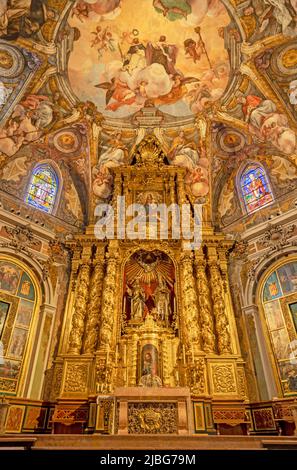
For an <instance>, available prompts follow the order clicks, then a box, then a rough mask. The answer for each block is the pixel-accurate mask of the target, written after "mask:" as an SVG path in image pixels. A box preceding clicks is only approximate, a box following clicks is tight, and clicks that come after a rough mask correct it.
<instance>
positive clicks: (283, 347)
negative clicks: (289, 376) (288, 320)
mask: <svg viewBox="0 0 297 470" xmlns="http://www.w3.org/2000/svg"><path fill="white" fill-rule="evenodd" d="M271 338H272V344H273V348H274V352H275V355H276V357H277V359H287V358H288V357H289V355H290V352H291V351H290V348H289V343H290V339H289V336H288V333H287V330H286V328H282V329H280V330H276V331H272V332H271Z"/></svg>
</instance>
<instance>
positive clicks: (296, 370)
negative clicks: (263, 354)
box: [278, 362, 297, 392]
mask: <svg viewBox="0 0 297 470" xmlns="http://www.w3.org/2000/svg"><path fill="white" fill-rule="evenodd" d="M278 365H279V369H280V374H281V379H282V380H285V381H287V384H288V388H289V391H290V392H297V366H296V364H292V363H291V362H279V363H278Z"/></svg>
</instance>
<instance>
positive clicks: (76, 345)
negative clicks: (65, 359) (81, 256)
mask: <svg viewBox="0 0 297 470" xmlns="http://www.w3.org/2000/svg"><path fill="white" fill-rule="evenodd" d="M89 283H90V266H89V264H82V265H81V266H80V268H79V273H78V277H77V281H76V290H75V302H74V314H73V317H72V327H71V331H70V336H69V349H68V353H70V354H80V352H81V348H82V342H83V334H84V327H85V317H86V311H87V305H88V298H89Z"/></svg>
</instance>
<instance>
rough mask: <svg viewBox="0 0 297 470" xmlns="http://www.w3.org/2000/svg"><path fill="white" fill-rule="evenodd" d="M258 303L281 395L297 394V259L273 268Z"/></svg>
mask: <svg viewBox="0 0 297 470" xmlns="http://www.w3.org/2000/svg"><path fill="white" fill-rule="evenodd" d="M262 305H263V309H264V314H265V320H266V325H267V329H268V333H269V337H270V342H271V346H272V351H273V354H274V358H275V363H276V366H277V370H278V375H279V378H280V382H281V385H282V389H283V393H284V395H290V394H296V393H297V262H296V261H292V262H290V263H287V264H283V265H281V266H279V267H278V268H277V269H276V270H275V271H273V272H272V273H271V274H270V275H269V276H268V278H267V279H266V282H265V284H264V286H263V290H262Z"/></svg>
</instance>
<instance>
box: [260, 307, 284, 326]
mask: <svg viewBox="0 0 297 470" xmlns="http://www.w3.org/2000/svg"><path fill="white" fill-rule="evenodd" d="M264 309H265V314H266V318H267V321H268V325H269V328H270V330H276V329H278V328H283V327H284V319H283V314H282V309H281V306H280V303H279V301H278V300H275V301H273V302H267V303H265V305H264Z"/></svg>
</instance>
